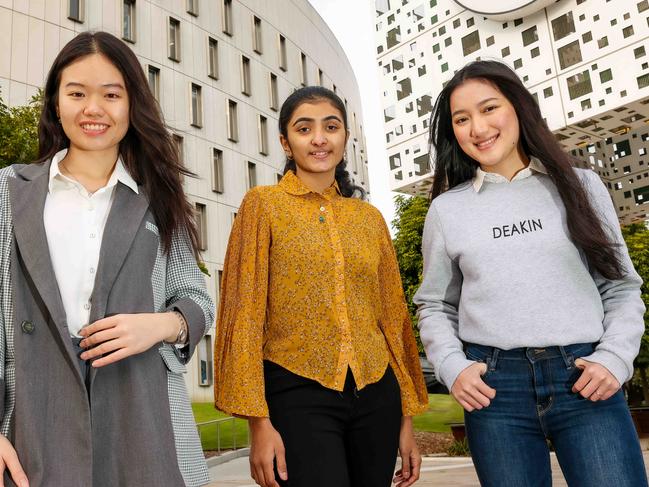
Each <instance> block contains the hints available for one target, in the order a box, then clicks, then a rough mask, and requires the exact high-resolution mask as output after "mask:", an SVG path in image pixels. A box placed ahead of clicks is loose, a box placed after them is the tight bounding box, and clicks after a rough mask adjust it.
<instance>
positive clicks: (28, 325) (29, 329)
mask: <svg viewBox="0 0 649 487" xmlns="http://www.w3.org/2000/svg"><path fill="white" fill-rule="evenodd" d="M20 328H21V329H22V330H23V333H27V334H28V335H31V334H32V333H34V323H32V322H31V321H23V322H22V323H21V324H20Z"/></svg>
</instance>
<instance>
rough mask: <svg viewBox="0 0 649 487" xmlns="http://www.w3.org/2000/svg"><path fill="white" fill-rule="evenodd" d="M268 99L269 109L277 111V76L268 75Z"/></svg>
mask: <svg viewBox="0 0 649 487" xmlns="http://www.w3.org/2000/svg"><path fill="white" fill-rule="evenodd" d="M269 79H270V86H269V93H268V95H269V98H270V109H271V110H275V111H277V110H278V109H279V92H278V90H277V75H275V74H273V73H270V77H269Z"/></svg>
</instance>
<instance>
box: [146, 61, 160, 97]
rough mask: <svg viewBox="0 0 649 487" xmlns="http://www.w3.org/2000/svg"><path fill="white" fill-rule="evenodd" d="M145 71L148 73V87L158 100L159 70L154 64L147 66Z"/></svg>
mask: <svg viewBox="0 0 649 487" xmlns="http://www.w3.org/2000/svg"><path fill="white" fill-rule="evenodd" d="M147 72H148V75H149V89H150V90H151V93H153V97H154V98H155V99H156V100H158V101H160V70H159V69H158V68H156V67H155V66H149V68H148V70H147Z"/></svg>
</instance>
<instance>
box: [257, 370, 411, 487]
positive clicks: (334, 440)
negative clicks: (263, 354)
mask: <svg viewBox="0 0 649 487" xmlns="http://www.w3.org/2000/svg"><path fill="white" fill-rule="evenodd" d="M264 377H265V381H266V400H267V402H268V406H269V409H270V420H271V422H272V423H273V426H274V427H275V429H276V430H277V431H278V432H279V434H280V435H281V437H282V440H283V441H284V447H285V449H286V469H287V473H288V481H287V482H283V481H282V480H280V479H279V477H278V476H277V475H276V478H277V481H278V482H279V484H280V485H282V486H283V487H389V485H390V482H391V479H392V475H393V472H394V466H395V463H396V458H397V451H398V448H399V431H400V427H401V398H400V392H399V384H398V382H397V380H396V377H395V376H394V373H393V371H392V369H391V368H390V367H389V366H388V368H387V370H386V372H385V375H384V376H383V378H382V379H381V380H379V381H378V382H376V383H375V384H370V385H367V386H366V387H364V388H363V389H362V390H360V391H359V390H357V389H356V384H355V382H354V378H353V376H352V373H351V371H348V372H347V378H346V381H345V389H344V391H343V392H337V391H334V390H331V389H327V388H325V387H323V386H322V385H320V384H319V383H318V382H315V381H313V380H310V379H305V378H304V377H300V376H298V375H296V374H293V373H291V372H289V371H288V370H286V369H284V368H283V367H280V366H279V365H277V364H274V363H272V362H268V361H266V362H264Z"/></svg>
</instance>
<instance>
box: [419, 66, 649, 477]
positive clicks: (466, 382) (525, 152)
mask: <svg viewBox="0 0 649 487" xmlns="http://www.w3.org/2000/svg"><path fill="white" fill-rule="evenodd" d="M430 127H431V132H430V140H431V144H432V146H433V148H434V151H435V179H434V184H433V190H432V203H431V206H430V210H429V212H428V216H427V219H426V226H425V229H424V237H423V256H424V275H423V282H422V285H421V287H420V289H419V290H418V292H417V294H416V295H415V298H414V301H415V303H416V304H417V305H418V306H419V323H420V330H421V339H422V342H423V344H424V347H425V349H426V353H427V355H428V358H429V360H430V361H431V362H432V363H433V364H434V366H435V370H436V372H437V375H438V377H439V379H440V381H442V382H443V383H444V384H446V386H447V387H448V388H449V390H450V391H451V394H452V395H453V397H454V398H455V399H456V400H457V401H458V402H459V403H460V405H462V407H463V408H464V409H465V422H466V427H467V435H468V439H469V446H470V449H471V452H472V455H473V459H474V463H475V466H476V470H477V472H478V476H479V478H480V482H481V484H482V485H483V486H498V487H510V486H511V487H524V486H543V487H545V486H550V485H551V482H552V480H551V471H550V456H549V448H548V440H549V441H550V442H551V444H552V445H553V447H554V449H555V451H556V453H557V457H558V459H559V462H560V464H561V468H562V470H563V473H564V475H565V477H566V479H567V481H568V484H569V485H570V486H571V487H572V486H584V487H597V486H602V487H603V486H611V485H615V486H617V487H622V486H628V487H641V486H647V478H646V474H645V468H644V464H643V460H642V454H641V452H640V448H639V444H638V440H637V435H636V433H635V430H634V428H633V424H632V421H631V418H630V415H629V412H628V408H627V406H626V403H625V400H624V396H623V393H622V392H621V390H620V388H621V384H623V383H624V382H625V381H627V380H629V379H630V378H631V376H632V374H633V360H634V358H635V356H636V355H637V353H638V349H639V345H640V339H641V336H642V334H643V332H644V318H643V316H644V311H645V308H644V304H643V302H642V299H641V297H640V286H641V284H642V281H641V279H640V277H639V276H638V274H637V273H636V272H635V270H634V269H633V264H632V263H631V260H630V259H629V255H628V251H627V249H626V246H625V244H624V240H623V239H622V235H621V232H620V226H619V222H618V220H617V216H616V213H615V210H614V208H613V205H612V202H611V199H610V196H609V194H608V192H607V190H606V188H605V187H604V185H603V184H602V182H601V181H600V180H599V177H598V176H597V175H596V174H595V173H594V172H593V171H591V170H588V169H575V168H574V167H573V165H572V161H571V159H570V157H569V156H568V154H566V153H564V152H563V151H562V150H561V148H560V146H559V144H558V143H557V141H556V139H555V138H554V136H553V134H552V133H551V132H550V130H549V129H548V128H547V125H546V124H545V122H544V120H543V117H542V115H541V112H540V110H539V107H538V104H537V103H536V101H535V99H534V97H533V96H532V95H531V94H530V93H529V92H528V91H527V89H526V88H525V87H524V86H523V84H522V83H521V81H520V80H519V79H518V77H517V75H516V74H515V73H514V72H513V71H512V70H511V69H510V68H508V67H507V66H506V65H504V64H502V63H498V62H494V61H477V62H474V63H471V64H469V65H467V66H466V67H464V68H463V69H462V70H460V71H458V72H457V73H456V74H455V76H454V77H453V78H452V79H451V80H450V81H449V83H448V84H447V85H446V86H445V88H444V89H443V90H442V92H441V94H440V95H439V97H438V99H437V102H436V105H435V109H434V111H433V115H432V117H431V125H430Z"/></svg>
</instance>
